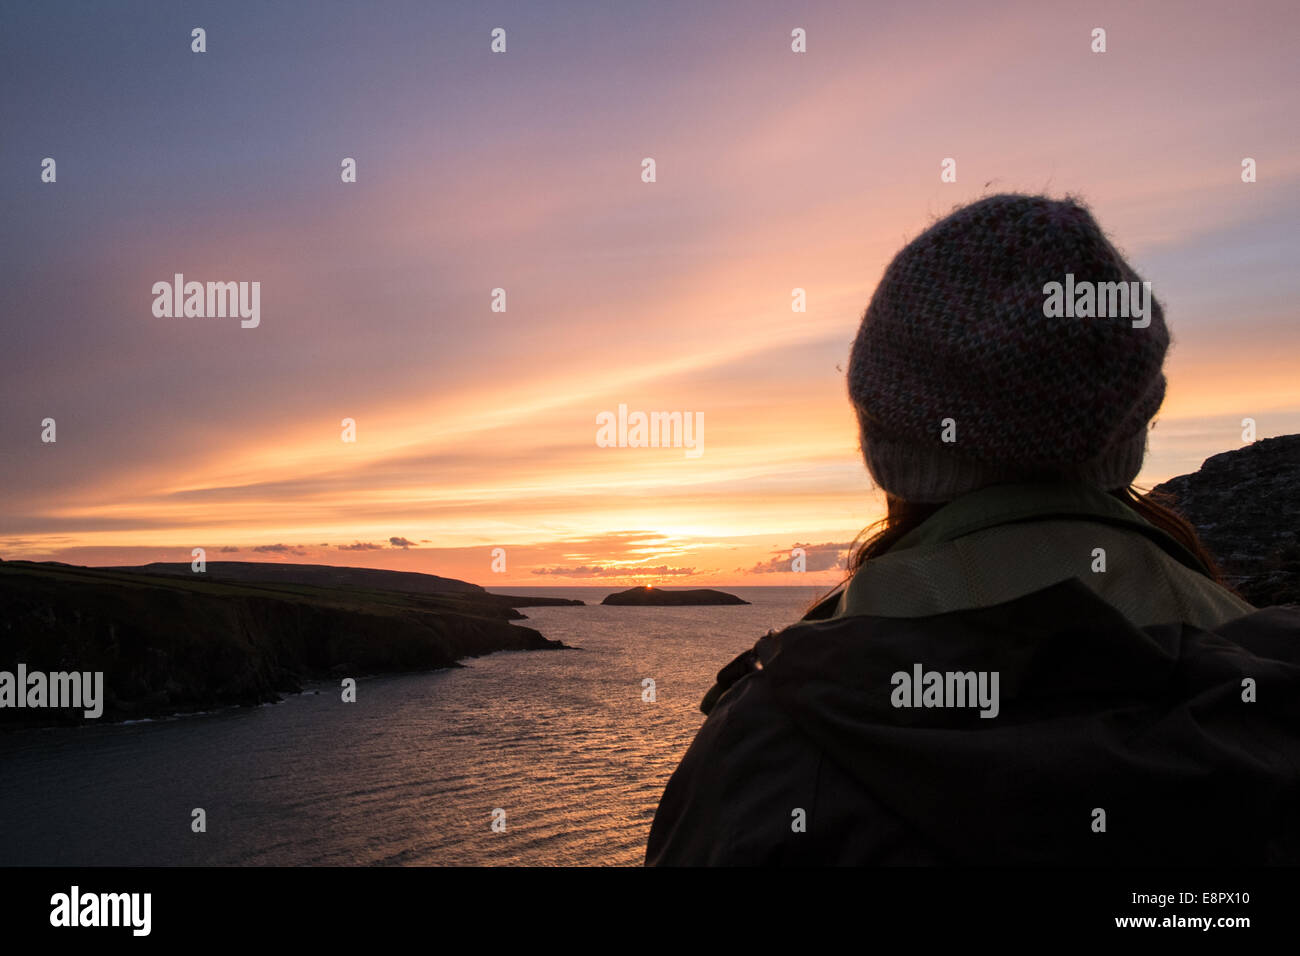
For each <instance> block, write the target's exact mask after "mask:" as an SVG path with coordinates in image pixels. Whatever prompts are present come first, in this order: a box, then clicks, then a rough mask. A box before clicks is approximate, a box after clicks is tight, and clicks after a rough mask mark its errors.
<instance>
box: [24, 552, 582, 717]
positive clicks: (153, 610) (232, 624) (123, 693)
mask: <svg viewBox="0 0 1300 956" xmlns="http://www.w3.org/2000/svg"><path fill="white" fill-rule="evenodd" d="M513 614H514V612H513V611H511V610H510V609H509V608H507V607H505V606H503V605H502V604H501V603H500V602H499V600H497V599H496V598H495V597H494V598H493V599H492V600H486V601H483V602H481V604H479V605H477V606H472V605H470V604H468V603H466V599H465V598H464V596H463V595H460V594H458V595H453V598H452V599H450V600H449V599H444V598H443V597H442V596H439V595H421V594H412V593H405V592H396V591H374V590H360V589H343V588H341V589H329V588H314V587H310V586H305V585H294V586H277V585H270V584H245V583H240V582H231V581H222V580H213V579H209V578H206V577H205V576H203V575H199V574H191V576H190V577H189V578H182V577H179V576H170V575H156V576H151V575H147V574H142V573H139V572H122V571H115V570H108V569H102V568H81V567H75V566H72V565H61V564H33V563H29V562H25V561H5V562H0V669H4V670H9V671H11V672H12V671H14V670H15V667H16V665H17V664H18V663H23V664H26V666H27V669H28V671H29V672H30V671H45V672H53V671H68V670H77V671H103V673H104V690H105V699H106V703H105V712H104V717H103V719H106V720H114V719H122V718H126V717H139V716H146V715H155V714H172V713H176V712H183V711H191V710H203V709H208V708H211V707H217V706H222V705H228V704H257V703H262V702H265V701H273V700H277V699H278V696H279V694H281V693H285V692H292V691H296V690H298V689H299V686H300V682H301V681H303V680H306V679H311V678H317V677H322V678H323V677H327V676H329V677H336V678H337V677H339V676H345V677H359V676H364V675H367V674H376V673H388V672H395V671H415V670H430V669H434V668H442V667H454V666H457V665H456V662H457V661H458V660H459V659H461V658H465V657H477V656H479V655H482V654H489V653H492V652H494V651H502V650H544V649H551V648H563V647H564V646H565V645H563V644H562V643H561V642H559V641H551V640H547V639H546V638H545V637H543V636H542V635H541V634H539V633H538V632H537V631H535V630H533V629H532V628H528V627H520V626H518V625H515V624H511V623H510V622H509V621H508V620H507V619H506V618H507V616H508V615H513ZM61 719H67V720H78V721H79V720H80V719H81V717H80V712H75V713H73V712H59V711H52V710H45V711H32V710H13V709H8V708H5V709H0V723H6V722H14V721H19V720H22V721H25V722H28V723H30V722H33V721H37V722H42V723H56V722H58V721H59V720H61Z"/></svg>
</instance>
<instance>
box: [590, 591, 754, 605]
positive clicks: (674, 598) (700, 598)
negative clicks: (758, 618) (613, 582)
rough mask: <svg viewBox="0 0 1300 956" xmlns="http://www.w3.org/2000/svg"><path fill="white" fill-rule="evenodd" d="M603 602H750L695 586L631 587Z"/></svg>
mask: <svg viewBox="0 0 1300 956" xmlns="http://www.w3.org/2000/svg"><path fill="white" fill-rule="evenodd" d="M600 603H601V604H630V605H637V606H641V607H648V606H668V607H679V606H682V605H694V604H748V603H749V602H748V601H742V600H741V599H740V598H738V597H736V596H735V595H734V594H727V593H726V592H725V591H714V590H713V589H711V588H694V589H693V590H688V591H665V590H664V589H663V588H631V589H629V590H627V591H619V592H618V593H617V594H611V595H609V596H608V597H606V598H605V600H603V601H601V602H600Z"/></svg>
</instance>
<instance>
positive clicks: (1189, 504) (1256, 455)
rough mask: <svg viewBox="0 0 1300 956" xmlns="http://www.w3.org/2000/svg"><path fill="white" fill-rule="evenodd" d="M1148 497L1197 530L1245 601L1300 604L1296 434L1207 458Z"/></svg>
mask: <svg viewBox="0 0 1300 956" xmlns="http://www.w3.org/2000/svg"><path fill="white" fill-rule="evenodd" d="M1152 493H1153V494H1154V495H1156V496H1157V497H1159V498H1162V499H1163V500H1164V502H1165V503H1166V504H1171V505H1172V506H1173V507H1174V508H1175V510H1177V511H1178V512H1179V513H1181V514H1182V515H1183V516H1184V517H1185V518H1187V519H1188V520H1189V521H1190V522H1191V523H1192V524H1193V525H1194V526H1195V527H1196V530H1197V533H1198V534H1199V535H1200V538H1201V540H1202V541H1203V542H1204V544H1205V546H1206V548H1208V549H1209V551H1210V553H1211V554H1212V555H1214V557H1215V559H1216V560H1217V561H1218V562H1219V566H1220V567H1221V568H1222V570H1223V572H1224V576H1225V577H1226V578H1227V579H1228V580H1229V582H1230V583H1231V584H1232V585H1233V587H1235V588H1236V589H1237V590H1238V592H1240V594H1241V596H1242V597H1244V598H1245V599H1246V600H1247V601H1249V602H1250V603H1251V604H1254V605H1255V606H1256V607H1269V606H1271V605H1274V604H1300V540H1298V539H1297V533H1298V532H1300V435H1284V436H1282V437H1279V438H1265V439H1262V440H1261V441H1257V442H1255V443H1254V444H1251V445H1247V446H1246V447H1244V448H1240V449H1237V450H1236V451H1229V452H1224V453H1223V454H1221V455H1215V456H1214V457H1212V458H1207V459H1206V460H1205V462H1204V464H1202V465H1201V468H1200V470H1199V471H1197V472H1195V473H1194V474H1190V475H1180V476H1179V477H1177V478H1171V479H1170V480H1169V481H1166V482H1164V483H1163V484H1161V485H1157V486H1156V487H1155V488H1154V489H1153V490H1152Z"/></svg>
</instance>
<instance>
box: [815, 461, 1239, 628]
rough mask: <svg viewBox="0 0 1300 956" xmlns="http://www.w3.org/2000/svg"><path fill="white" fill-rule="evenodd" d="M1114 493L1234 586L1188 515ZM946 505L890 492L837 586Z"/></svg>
mask: <svg viewBox="0 0 1300 956" xmlns="http://www.w3.org/2000/svg"><path fill="white" fill-rule="evenodd" d="M1111 495H1113V496H1114V497H1116V498H1118V499H1119V500H1120V501H1122V502H1123V503H1124V504H1126V505H1128V506H1129V507H1130V508H1132V509H1133V510H1134V511H1136V512H1137V513H1138V514H1139V515H1141V516H1142V517H1143V518H1144V519H1146V521H1148V522H1149V523H1150V524H1153V525H1155V526H1156V527H1157V528H1159V529H1160V530H1161V531H1163V532H1164V533H1165V534H1167V535H1169V536H1170V537H1171V538H1173V539H1174V540H1175V541H1177V542H1178V543H1179V544H1181V545H1182V546H1183V547H1184V548H1186V549H1187V550H1188V551H1190V552H1191V553H1192V554H1193V555H1195V556H1196V558H1197V559H1198V560H1199V561H1200V562H1201V563H1202V564H1204V565H1205V569H1206V570H1207V571H1208V572H1209V574H1210V577H1211V578H1212V579H1213V580H1214V581H1215V583H1217V584H1220V585H1222V586H1223V587H1225V588H1228V589H1229V590H1232V587H1231V585H1229V584H1228V583H1227V582H1226V581H1225V580H1224V579H1223V573H1222V572H1221V571H1220V569H1219V566H1218V563H1217V562H1216V561H1215V560H1214V558H1213V557H1212V556H1211V555H1210V552H1209V551H1207V550H1206V548H1205V545H1204V544H1202V543H1201V539H1200V538H1199V537H1198V536H1197V534H1196V529H1195V528H1193V527H1192V525H1191V522H1189V521H1188V520H1187V519H1186V518H1184V517H1183V516H1182V515H1180V514H1178V512H1176V511H1174V510H1173V509H1172V508H1170V507H1169V506H1168V505H1166V504H1162V503H1161V502H1160V500H1158V498H1157V497H1155V496H1153V495H1151V494H1149V493H1147V494H1143V493H1142V492H1140V491H1138V490H1137V489H1136V488H1134V487H1133V486H1132V485H1130V486H1128V487H1126V488H1120V489H1119V490H1117V491H1112V492H1111ZM942 507H943V504H942V503H939V504H918V503H917V502H913V501H905V500H904V499H902V498H898V497H896V496H894V495H891V494H889V493H888V492H886V493H885V516H884V517H883V518H881V519H880V520H879V521H877V522H876V523H875V524H873V525H869V526H868V527H867V528H866V529H864V530H863V532H862V534H863V535H867V538H866V540H864V541H863V542H862V544H860V545H857V546H856V547H853V548H852V550H851V552H850V555H849V565H848V574H847V575H846V577H845V580H844V581H843V582H841V583H840V584H839V585H837V588H838V587H843V586H844V585H845V584H847V582H848V579H849V578H851V577H853V575H854V574H856V573H857V572H858V569H859V568H861V567H862V566H863V565H864V564H866V563H867V562H868V561H869V560H871V559H872V558H874V557H876V556H878V555H881V554H884V553H885V552H886V551H888V550H889V549H890V548H892V547H893V546H894V544H895V543H897V541H898V540H899V539H900V538H902V537H903V536H904V535H906V534H907V533H908V532H910V531H912V530H913V529H914V528H916V527H918V526H919V525H920V524H921V522H923V521H925V519H926V518H928V517H930V515H932V514H934V513H935V512H936V511H938V510H939V509H940V508H942ZM861 537H862V535H859V538H861ZM855 544H856V542H855ZM835 590H836V589H832V591H831V592H830V593H834V591H835ZM1234 593H1235V592H1234ZM829 596H830V594H827V595H825V596H823V597H822V598H819V599H818V602H814V606H815V604H816V603H819V602H820V601H823V600H825V599H826V597H829Z"/></svg>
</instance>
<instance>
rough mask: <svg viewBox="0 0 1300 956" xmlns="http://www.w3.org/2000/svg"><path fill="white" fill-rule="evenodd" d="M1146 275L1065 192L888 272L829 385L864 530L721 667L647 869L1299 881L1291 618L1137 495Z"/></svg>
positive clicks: (1298, 750) (983, 214)
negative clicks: (854, 421) (844, 370)
mask: <svg viewBox="0 0 1300 956" xmlns="http://www.w3.org/2000/svg"><path fill="white" fill-rule="evenodd" d="M1067 277H1068V278H1067ZM1141 282H1142V280H1141V278H1140V277H1139V276H1138V275H1137V274H1136V272H1135V271H1134V270H1133V269H1132V268H1131V266H1130V265H1129V264H1128V263H1127V262H1126V261H1125V260H1124V259H1123V257H1122V256H1121V255H1120V254H1119V252H1118V251H1117V250H1116V249H1115V247H1114V246H1113V245H1112V244H1111V242H1110V241H1109V240H1108V239H1107V238H1106V236H1105V235H1104V234H1103V232H1102V231H1101V229H1100V228H1099V226H1098V225H1097V223H1096V221H1095V220H1094V218H1093V216H1092V214H1091V213H1090V212H1089V210H1088V209H1087V208H1086V206H1084V205H1083V204H1082V203H1080V202H1077V201H1074V200H1072V199H1068V198H1067V199H1063V200H1054V199H1050V198H1047V197H1045V196H1025V195H997V196H990V197H988V198H985V199H982V200H980V201H977V202H974V203H972V204H970V205H967V206H965V207H963V208H960V209H958V210H956V211H955V212H953V213H952V214H951V215H949V216H947V217H946V218H944V219H942V220H940V221H939V222H937V223H935V224H934V225H933V226H931V227H930V228H929V229H927V230H926V231H925V232H924V233H922V234H921V235H920V236H919V237H917V238H916V239H915V240H914V241H912V242H911V243H909V244H908V245H907V246H906V247H905V248H904V249H903V250H902V251H901V252H899V253H898V255H897V256H896V257H895V258H894V260H893V261H892V262H891V263H890V265H889V266H888V268H887V269H886V271H885V273H884V276H883V278H882V280H881V282H880V284H879V286H878V287H877V288H876V290H875V293H874V294H873V296H872V298H871V302H870V305H869V306H868V308H867V310H866V313H865V315H864V317H863V320H862V324H861V328H860V330H859V332H858V335H857V338H856V340H855V342H854V344H853V348H852V352H851V355H850V363H849V371H848V390H849V396H850V398H851V400H852V403H853V407H854V408H855V410H856V412H857V417H858V423H859V425H860V442H861V447H862V451H863V455H864V458H865V462H866V465H867V469H868V471H869V472H870V474H871V476H872V478H873V479H874V481H875V483H876V484H877V485H878V486H879V487H880V488H881V489H883V491H884V493H885V501H886V506H887V514H886V516H885V518H884V523H883V527H882V528H881V530H880V531H879V532H878V533H877V534H875V535H874V536H872V537H870V538H868V539H867V540H866V541H865V543H864V544H863V545H862V547H861V548H859V549H858V550H857V552H856V554H854V555H853V558H852V560H851V562H850V576H849V577H848V579H847V581H846V583H845V584H843V585H841V586H840V587H839V588H837V589H836V590H834V591H833V592H832V593H831V594H830V595H829V596H827V597H826V599H824V600H822V601H820V602H818V603H817V604H816V605H815V606H814V607H813V608H812V609H811V610H810V611H809V612H808V614H807V615H806V616H805V617H804V619H803V620H801V621H799V622H798V623H796V624H794V625H792V626H790V627H788V628H786V629H784V630H782V631H780V632H776V633H770V634H768V635H767V636H766V637H764V638H762V639H761V640H759V641H758V643H757V644H756V645H755V646H754V647H753V648H752V649H751V650H748V651H746V652H745V653H744V654H741V655H740V656H739V657H737V658H736V659H735V660H734V661H732V662H731V663H730V664H728V665H727V666H726V667H724V668H723V669H722V671H721V672H719V674H718V680H717V683H716V685H715V686H714V687H713V688H712V689H711V690H710V691H709V692H708V694H707V695H706V696H705V699H704V702H703V704H702V705H701V709H702V710H703V711H704V712H705V713H706V714H707V715H708V716H707V718H706V719H705V721H704V723H703V725H702V727H701V728H700V730H699V732H698V734H697V736H696V737H695V739H694V742H693V743H692V744H691V746H690V748H689V749H688V750H687V752H686V754H685V756H684V757H683V759H682V761H681V763H680V765H679V766H678V768H677V769H676V771H675V772H674V773H673V775H672V777H671V779H670V780H669V782H668V785H667V787H666V789H665V791H664V793H663V797H662V799H661V801H660V803H659V807H658V810H657V812H656V815H655V818H654V822H653V825H652V827H651V830H650V834H649V840H648V843H647V847H646V863H647V864H648V865H703V864H716V865H770V864H783V865H847V864H912V865H968V864H977V865H978V864H990V865H993V864H997V865H1007V864H1010V865H1039V864H1055V865H1097V864H1108V865H1115V864H1118V865H1141V864H1210V863H1216V864H1222V863H1296V862H1300V611H1298V610H1296V609H1291V608H1270V609H1262V610H1261V609H1256V608H1254V607H1252V606H1251V605H1250V604H1248V603H1246V602H1245V601H1244V600H1242V599H1241V598H1240V597H1238V596H1237V595H1236V594H1234V593H1233V591H1232V590H1231V589H1230V588H1229V587H1227V586H1225V584H1224V583H1223V581H1222V579H1221V577H1220V575H1219V572H1218V571H1217V569H1216V568H1215V566H1214V563H1213V561H1212V560H1211V559H1210V557H1209V555H1208V554H1207V553H1206V550H1205V549H1204V548H1203V547H1202V546H1201V544H1200V543H1199V542H1198V540H1197V538H1196V534H1195V532H1194V530H1193V529H1192V527H1191V525H1190V524H1188V523H1187V522H1186V521H1184V520H1183V519H1181V518H1180V517H1179V516H1178V515H1177V514H1176V513H1175V512H1174V511H1172V510H1171V509H1170V508H1169V507H1167V506H1165V505H1164V504H1162V503H1160V502H1158V501H1156V500H1153V499H1152V498H1151V497H1150V496H1148V495H1143V494H1141V493H1140V492H1138V491H1137V490H1136V489H1135V488H1134V487H1133V484H1132V483H1133V481H1134V479H1135V478H1136V476H1137V473H1138V471H1139V469H1140V468H1141V465H1142V461H1143V458H1144V455H1145V452H1146V447H1147V432H1148V423H1149V422H1150V421H1151V419H1152V417H1153V416H1154V415H1155V414H1156V412H1157V410H1158V409H1159V407H1160V405H1161V403H1162V401H1163V398H1164V392H1165V377H1164V372H1163V363H1164V357H1165V353H1166V351H1167V349H1168V346H1169V333H1168V330H1167V328H1166V325H1165V321H1164V315H1163V309H1162V307H1161V306H1160V304H1159V302H1158V301H1156V300H1150V302H1149V309H1148V312H1147V314H1146V315H1141V314H1140V312H1139V310H1140V309H1141V308H1142V302H1141V300H1140V298H1139V296H1140V292H1141V290H1142V289H1143V288H1145V289H1147V290H1149V289H1150V286H1145V287H1144V286H1142V285H1141ZM1053 283H1057V284H1059V286H1057V285H1053ZM1089 283H1091V284H1092V286H1091V288H1093V290H1094V297H1093V300H1092V303H1091V304H1089V303H1087V302H1086V298H1087V296H1088V293H1086V292H1085V291H1084V290H1086V289H1088V288H1089V285H1088V284H1089ZM1112 283H1126V284H1127V285H1126V288H1127V289H1129V290H1130V291H1132V292H1133V293H1134V294H1133V296H1131V297H1130V299H1129V303H1128V304H1129V306H1130V313H1129V315H1127V316H1126V315H1118V314H1116V312H1118V311H1122V309H1115V308H1112V309H1110V310H1109V313H1107V310H1105V309H1100V308H1097V305H1098V303H1099V301H1100V298H1101V295H1103V294H1104V295H1105V296H1107V297H1108V298H1110V299H1111V302H1110V305H1111V306H1114V305H1116V304H1117V303H1116V299H1117V296H1116V295H1115V290H1117V289H1119V288H1120V287H1119V286H1117V285H1112ZM1060 289H1066V290H1071V291H1072V292H1073V294H1074V295H1075V296H1077V297H1078V298H1076V299H1075V300H1072V301H1073V302H1074V304H1075V305H1076V306H1077V308H1075V309H1073V310H1071V309H1070V308H1069V305H1068V304H1066V305H1065V307H1062V303H1061V302H1060V301H1059V298H1058V301H1056V302H1054V303H1053V302H1051V301H1050V299H1051V297H1052V295H1053V294H1054V293H1056V292H1059V291H1060ZM1098 289H1100V290H1101V292H1097V290H1098ZM1123 304H1124V303H1123V302H1118V305H1120V306H1122V305H1123ZM1067 313H1069V314H1067Z"/></svg>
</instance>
